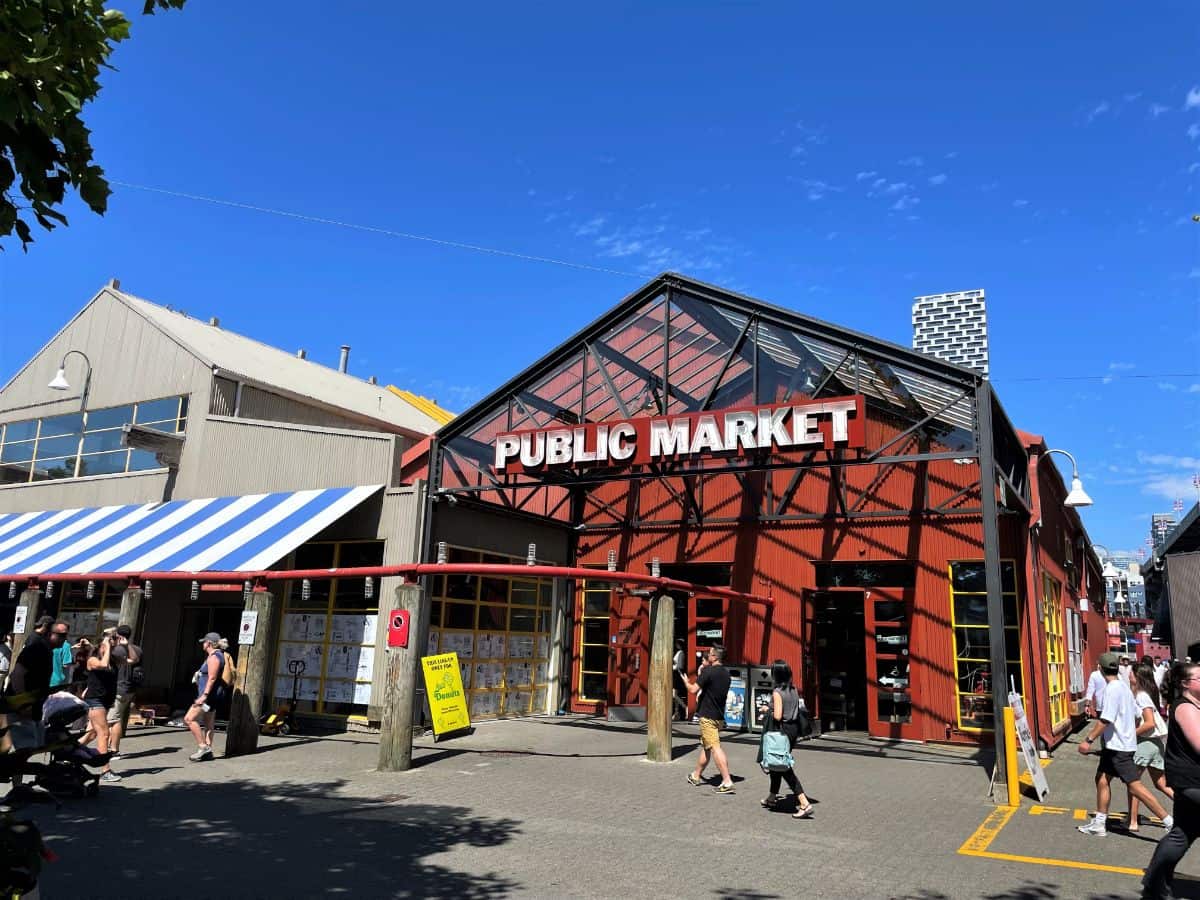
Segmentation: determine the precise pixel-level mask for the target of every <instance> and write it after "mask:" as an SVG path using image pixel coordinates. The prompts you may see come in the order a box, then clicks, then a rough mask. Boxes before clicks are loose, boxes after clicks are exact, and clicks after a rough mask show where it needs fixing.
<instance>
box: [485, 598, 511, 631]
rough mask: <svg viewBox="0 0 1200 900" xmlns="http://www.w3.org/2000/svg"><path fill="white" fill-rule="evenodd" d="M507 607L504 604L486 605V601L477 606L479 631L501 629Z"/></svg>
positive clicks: (503, 624) (503, 626)
mask: <svg viewBox="0 0 1200 900" xmlns="http://www.w3.org/2000/svg"><path fill="white" fill-rule="evenodd" d="M507 612H508V608H507V607H504V606H488V605H487V604H486V603H485V604H481V605H480V607H479V629H480V630H481V631H503V630H504V628H505V621H504V620H505V618H507V616H506V613H507Z"/></svg>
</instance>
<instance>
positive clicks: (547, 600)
mask: <svg viewBox="0 0 1200 900" xmlns="http://www.w3.org/2000/svg"><path fill="white" fill-rule="evenodd" d="M538 602H539V603H541V604H542V606H549V605H550V604H551V603H553V602H554V582H553V581H551V580H550V579H543V580H542V581H540V582H538Z"/></svg>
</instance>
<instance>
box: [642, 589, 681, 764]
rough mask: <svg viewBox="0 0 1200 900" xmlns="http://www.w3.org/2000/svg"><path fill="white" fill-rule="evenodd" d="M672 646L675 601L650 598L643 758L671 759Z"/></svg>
mask: <svg viewBox="0 0 1200 900" xmlns="http://www.w3.org/2000/svg"><path fill="white" fill-rule="evenodd" d="M674 647H675V600H674V598H673V597H671V596H670V595H669V594H660V595H659V596H657V597H654V598H653V599H652V600H651V601H650V672H649V691H648V693H647V696H646V759H647V760H649V761H650V762H670V761H671V708H672V706H673V702H672V696H671V693H672V692H671V658H672V653H673V650H674Z"/></svg>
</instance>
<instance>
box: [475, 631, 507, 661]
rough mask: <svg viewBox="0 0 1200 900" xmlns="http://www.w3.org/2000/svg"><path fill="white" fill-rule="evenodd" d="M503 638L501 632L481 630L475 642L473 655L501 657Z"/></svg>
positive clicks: (489, 657) (480, 657) (502, 653)
mask: <svg viewBox="0 0 1200 900" xmlns="http://www.w3.org/2000/svg"><path fill="white" fill-rule="evenodd" d="M504 646H505V638H504V633H503V632H495V631H481V632H480V633H479V639H478V641H477V642H476V644H475V651H476V652H475V655H476V657H478V658H479V659H503V658H504V656H505V652H504Z"/></svg>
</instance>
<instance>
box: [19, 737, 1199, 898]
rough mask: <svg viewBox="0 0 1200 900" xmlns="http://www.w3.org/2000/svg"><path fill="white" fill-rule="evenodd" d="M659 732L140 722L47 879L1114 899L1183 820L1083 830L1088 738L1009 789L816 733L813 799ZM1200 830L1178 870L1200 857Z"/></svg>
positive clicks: (299, 889)
mask: <svg viewBox="0 0 1200 900" xmlns="http://www.w3.org/2000/svg"><path fill="white" fill-rule="evenodd" d="M645 742H646V738H645V732H644V730H643V729H639V728H638V727H637V726H631V725H609V724H606V723H601V722H597V721H595V720H592V719H586V718H575V717H557V718H539V719H520V720H512V721H505V722H491V723H483V724H481V725H480V726H479V727H478V728H477V729H476V731H475V733H474V734H473V735H471V736H468V737H461V738H456V739H453V740H448V741H443V742H441V743H435V742H434V741H433V740H432V739H430V738H428V737H426V738H423V739H421V740H419V741H418V742H417V748H416V752H415V758H416V766H415V767H414V768H413V769H412V770H411V771H409V772H405V773H395V774H384V773H379V772H376V771H375V770H374V768H375V763H376V756H377V745H376V742H375V738H374V737H373V736H371V735H354V734H350V735H338V736H334V737H318V736H293V737H289V738H266V739H263V746H262V747H261V748H260V751H259V752H258V753H256V754H255V755H253V756H248V757H241V758H238V759H222V758H220V757H218V758H217V759H215V760H213V761H211V762H204V763H192V762H189V761H188V760H187V754H188V753H190V752H191V751H192V750H193V749H194V745H193V743H192V741H191V739H190V737H189V735H188V734H187V733H186V732H185V731H182V730H178V729H169V728H154V729H146V730H143V731H134V732H133V733H132V734H131V735H130V736H129V737H128V738H127V740H126V743H125V747H124V749H125V750H126V751H127V755H126V757H125V759H123V760H121V761H120V762H118V763H116V764H115V768H116V769H117V770H118V771H120V772H121V774H122V775H124V776H125V780H124V781H122V782H121V783H120V784H115V785H104V786H102V789H101V793H100V796H99V797H98V798H96V799H94V800H71V801H67V802H66V803H64V805H63V806H62V807H61V809H58V810H55V809H53V808H51V807H35V808H34V809H32V810H30V811H28V814H30V815H32V816H33V817H34V818H36V819H37V820H38V822H39V823H40V824H41V826H42V828H43V831H44V834H45V836H46V839H47V841H48V843H49V844H50V845H51V847H52V848H53V849H54V850H55V852H56V853H57V854H58V855H59V857H60V859H59V861H58V862H56V863H54V864H53V865H50V866H48V867H47V869H46V871H45V873H44V877H43V883H42V884H43V886H42V896H43V897H47V898H55V897H61V896H67V895H68V894H70V895H86V896H88V897H89V898H102V897H129V896H131V895H132V896H153V897H180V898H205V900H211V898H213V897H221V898H234V897H238V898H240V897H277V896H297V897H319V896H332V895H349V896H353V897H393V898H416V897H438V898H441V897H445V898H450V897H455V898H491V897H509V896H520V897H530V898H541V897H546V898H559V897H579V898H585V897H586V898H592V897H687V898H693V897H694V898H725V900H735V898H740V900H768V898H776V897H779V898H782V897H793V896H797V895H802V896H807V895H819V896H821V897H823V898H860V897H867V898H897V900H899V898H905V900H959V898H980V900H985V898H986V900H1055V898H1087V900H1117V898H1134V897H1137V896H1138V892H1139V883H1138V874H1137V873H1138V872H1139V871H1140V869H1141V868H1142V866H1144V865H1145V863H1146V861H1147V860H1148V859H1149V858H1150V855H1151V854H1152V853H1153V850H1154V841H1155V840H1156V839H1157V838H1158V836H1159V835H1161V833H1162V830H1161V828H1160V827H1158V826H1157V825H1154V824H1152V823H1150V822H1146V823H1144V824H1142V825H1141V828H1140V832H1139V833H1138V834H1137V835H1128V834H1125V833H1124V832H1120V831H1117V830H1115V829H1114V830H1113V832H1112V833H1111V834H1110V835H1109V836H1108V837H1106V838H1103V839H1098V838H1087V837H1084V836H1083V835H1080V834H1079V833H1078V832H1076V830H1075V826H1076V825H1077V824H1079V820H1078V819H1077V816H1079V815H1081V814H1082V815H1087V814H1088V813H1089V812H1090V810H1091V808H1092V806H1093V805H1094V790H1093V788H1092V784H1091V775H1092V771H1093V768H1094V763H1093V761H1092V760H1090V759H1086V758H1084V757H1081V756H1079V755H1078V754H1077V753H1076V752H1075V747H1074V745H1073V744H1070V745H1067V746H1066V747H1064V748H1062V749H1060V750H1059V751H1057V752H1056V753H1055V755H1054V759H1053V761H1052V762H1051V764H1050V765H1049V767H1047V768H1046V770H1045V773H1046V776H1047V780H1048V781H1049V784H1050V788H1051V795H1050V796H1049V797H1048V798H1046V800H1045V801H1044V802H1040V803H1039V802H1035V801H1034V800H1033V799H1031V798H1029V797H1026V798H1024V799H1023V801H1022V806H1021V808H1020V809H1017V810H1011V811H997V810H996V807H994V806H993V805H992V803H991V802H990V801H989V800H988V798H987V790H988V771H989V770H988V768H987V766H986V759H983V758H981V757H980V756H979V755H978V754H977V753H975V752H974V751H972V750H969V749H962V748H951V747H941V746H921V745H908V744H894V745H885V744H881V743H878V742H874V741H871V740H868V739H867V738H866V737H865V736H862V735H853V734H842V735H838V734H832V735H826V736H824V737H821V738H818V739H815V740H811V741H807V742H804V743H803V744H801V746H800V747H798V748H797V750H796V753H795V756H796V760H797V772H798V774H799V775H800V778H801V780H802V782H803V784H804V788H805V790H806V791H807V792H808V794H809V796H810V797H811V798H812V800H813V801H814V803H815V804H816V814H815V816H814V818H812V819H810V820H794V819H792V817H791V816H790V814H789V813H790V811H791V807H790V806H789V805H787V804H781V806H780V808H779V809H777V810H774V811H771V810H766V809H763V808H762V807H761V806H760V805H759V801H760V800H761V799H762V797H763V796H764V795H765V794H766V777H765V776H764V775H763V774H762V773H761V772H760V771H759V770H758V768H757V767H756V766H755V764H754V758H755V751H756V743H755V740H754V739H753V738H752V737H751V736H748V735H743V736H727V738H726V744H725V745H726V749H727V751H728V753H729V757H730V761H731V768H732V771H733V773H734V776H735V783H736V785H737V791H736V793H734V794H732V795H718V794H716V793H714V792H713V791H712V789H711V788H710V787H707V786H705V787H699V788H697V787H692V786H691V785H689V784H688V783H687V781H686V775H687V773H688V772H689V771H690V770H691V767H692V765H693V763H694V759H695V755H694V754H695V752H696V748H697V743H696V730H695V727H694V726H691V725H680V726H677V729H676V738H675V741H674V753H675V759H674V761H673V762H671V763H661V764H655V763H649V762H646V761H645V758H644V754H645ZM217 746H218V751H219V750H220V747H221V741H220V740H218V742H217ZM710 774H711V775H713V776H715V775H716V771H715V768H713V767H711V766H710ZM714 783H715V779H714ZM1124 803H1125V801H1124V798H1123V797H1121V796H1118V798H1117V799H1116V800H1115V801H1114V804H1113V809H1114V811H1124V809H1125V805H1124ZM1197 853H1198V856H1197V858H1196V859H1187V860H1185V861H1184V865H1183V867H1181V873H1183V874H1185V875H1186V874H1200V851H1197ZM1177 893H1178V895H1179V896H1180V897H1193V898H1200V883H1198V882H1192V881H1191V880H1189V879H1186V878H1181V879H1180V883H1179V884H1178V885H1177Z"/></svg>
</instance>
